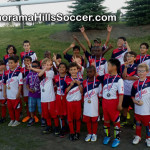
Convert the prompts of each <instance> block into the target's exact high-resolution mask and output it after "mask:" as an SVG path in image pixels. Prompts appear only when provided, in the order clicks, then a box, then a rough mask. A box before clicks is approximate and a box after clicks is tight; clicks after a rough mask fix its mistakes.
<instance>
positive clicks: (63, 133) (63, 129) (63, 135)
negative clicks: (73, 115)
mask: <svg viewBox="0 0 150 150" xmlns="http://www.w3.org/2000/svg"><path fill="white" fill-rule="evenodd" d="M59 136H60V138H64V137H65V127H62V129H61V131H60V134H59Z"/></svg>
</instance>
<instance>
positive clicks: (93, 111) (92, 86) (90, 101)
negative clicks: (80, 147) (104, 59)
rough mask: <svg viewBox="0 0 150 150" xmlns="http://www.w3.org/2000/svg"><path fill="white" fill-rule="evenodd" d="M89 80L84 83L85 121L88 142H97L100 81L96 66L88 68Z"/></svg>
mask: <svg viewBox="0 0 150 150" xmlns="http://www.w3.org/2000/svg"><path fill="white" fill-rule="evenodd" d="M87 76H88V79H87V80H84V81H83V93H84V108H83V121H84V122H86V124H87V130H88V135H87V136H86V138H85V141H86V142H89V141H92V142H95V141H96V140H97V127H98V122H97V121H98V116H99V100H98V93H99V88H98V87H99V84H100V82H99V80H97V79H96V69H95V67H94V66H90V67H88V68H87Z"/></svg>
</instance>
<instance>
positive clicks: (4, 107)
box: [1, 106, 6, 118]
mask: <svg viewBox="0 0 150 150" xmlns="http://www.w3.org/2000/svg"><path fill="white" fill-rule="evenodd" d="M1 109H2V118H5V117H6V106H2V108H1Z"/></svg>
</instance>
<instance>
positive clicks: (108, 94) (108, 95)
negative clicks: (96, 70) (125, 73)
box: [107, 74, 118, 97]
mask: <svg viewBox="0 0 150 150" xmlns="http://www.w3.org/2000/svg"><path fill="white" fill-rule="evenodd" d="M117 76H118V74H117V75H116V76H115V77H114V79H113V81H112V83H111V85H110V88H109V87H108V84H109V77H108V78H107V91H108V93H107V97H110V96H111V94H110V93H109V91H110V90H111V88H112V86H113V83H114V81H115V79H116V77H117Z"/></svg>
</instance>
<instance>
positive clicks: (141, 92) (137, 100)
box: [131, 63, 150, 147]
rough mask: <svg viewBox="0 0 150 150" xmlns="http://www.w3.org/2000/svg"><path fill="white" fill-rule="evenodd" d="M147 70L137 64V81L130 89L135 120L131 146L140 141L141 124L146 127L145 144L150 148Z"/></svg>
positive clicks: (149, 97)
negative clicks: (134, 132)
mask: <svg viewBox="0 0 150 150" xmlns="http://www.w3.org/2000/svg"><path fill="white" fill-rule="evenodd" d="M148 71H149V68H148V66H147V65H146V64H143V63H142V64H139V65H138V67H137V73H138V76H139V80H138V81H135V82H134V84H133V87H132V92H131V95H132V100H133V102H134V106H135V108H134V113H135V120H136V136H135V138H134V140H133V144H138V143H139V142H140V141H141V130H142V124H143V125H144V126H145V127H146V144H147V147H150V80H149V79H147V78H146V76H147V73H148Z"/></svg>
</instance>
